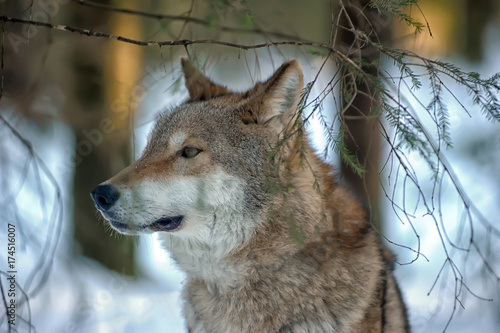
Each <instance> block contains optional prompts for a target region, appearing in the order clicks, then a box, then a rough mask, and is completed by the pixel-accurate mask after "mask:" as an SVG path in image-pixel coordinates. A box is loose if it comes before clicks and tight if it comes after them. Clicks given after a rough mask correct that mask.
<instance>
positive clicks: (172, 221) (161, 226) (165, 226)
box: [109, 215, 184, 232]
mask: <svg viewBox="0 0 500 333" xmlns="http://www.w3.org/2000/svg"><path fill="white" fill-rule="evenodd" d="M183 219H184V216H180V215H179V216H173V217H162V218H161V219H159V220H156V221H155V222H154V223H152V224H150V225H148V226H143V227H136V228H131V227H130V225H128V224H126V223H123V222H120V221H117V220H114V219H111V220H109V222H110V223H111V225H112V226H113V227H114V228H115V229H118V230H120V231H123V232H125V231H127V230H131V229H133V230H135V231H141V230H144V229H150V230H153V231H172V230H175V229H177V228H178V227H179V226H180V225H181V222H182V220H183Z"/></svg>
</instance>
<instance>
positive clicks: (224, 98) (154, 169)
mask: <svg viewBox="0 0 500 333" xmlns="http://www.w3.org/2000/svg"><path fill="white" fill-rule="evenodd" d="M182 68H183V72H184V76H185V81H186V87H187V89H188V91H189V100H188V101H187V102H186V103H184V104H182V105H181V106H179V107H177V108H176V109H174V110H173V111H171V112H167V113H165V114H163V115H162V116H161V117H160V118H159V120H158V122H157V124H156V126H155V127H154V129H153V131H152V133H151V134H150V136H149V140H148V144H147V146H146V148H145V150H144V152H143V154H142V156H141V158H140V159H139V160H137V161H136V162H135V163H133V164H132V165H130V166H129V167H127V168H126V169H124V170H123V171H121V172H120V173H118V174H117V175H116V176H114V177H113V178H111V179H109V180H107V181H106V182H104V183H102V184H101V185H99V186H97V187H96V188H95V189H94V190H93V191H92V193H91V196H92V199H93V200H94V202H95V205H96V207H97V209H98V210H99V211H100V212H101V213H102V215H103V216H104V218H105V219H106V220H108V221H109V223H110V225H111V226H112V227H113V228H114V229H115V230H117V231H118V232H120V233H123V234H129V235H137V234H143V233H153V232H162V233H170V234H171V235H172V237H176V238H177V237H178V238H181V239H183V238H184V239H189V240H198V241H201V242H203V243H206V244H210V243H214V242H217V239H220V238H221V237H220V235H224V236H225V239H231V240H232V243H231V244H230V245H227V247H229V248H234V247H237V246H238V245H241V244H242V243H244V242H245V240H247V239H248V238H249V237H250V236H251V234H252V233H253V231H254V230H255V229H256V228H257V227H258V225H259V224H260V223H262V222H263V220H264V219H265V218H266V210H267V209H268V208H269V207H267V206H268V205H267V203H268V202H270V196H272V194H271V193H270V191H269V188H268V187H269V186H268V185H267V184H268V183H269V178H273V177H279V175H276V174H275V173H274V174H273V171H272V170H273V169H272V168H271V167H270V164H271V163H270V159H269V152H270V151H271V150H272V149H273V148H274V147H276V146H277V145H278V144H279V143H280V142H283V141H284V140H283V139H284V137H285V136H286V134H285V133H287V132H288V130H289V129H291V128H292V127H293V126H294V123H295V122H296V120H297V106H298V104H299V100H300V97H301V92H302V87H303V78H302V70H301V67H300V65H299V63H298V62H297V61H295V60H290V61H287V62H286V63H284V64H283V65H282V66H281V67H280V68H279V69H278V70H277V71H276V72H275V74H274V75H273V76H272V77H271V78H270V79H269V80H267V81H266V82H263V83H257V84H256V85H255V86H254V87H253V88H252V89H250V90H249V91H247V92H244V93H235V92H231V91H230V90H229V89H227V88H225V87H222V86H219V85H217V84H214V83H213V82H211V81H210V80H209V79H208V78H207V77H205V76H204V75H203V74H201V73H200V72H199V71H198V70H197V69H196V68H194V67H193V66H192V64H191V63H190V62H189V61H188V60H185V59H183V60H182ZM285 141H286V140H285ZM285 146H286V145H285ZM227 250H230V249H227Z"/></svg>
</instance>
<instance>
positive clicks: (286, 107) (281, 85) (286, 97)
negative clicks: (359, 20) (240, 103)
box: [249, 59, 304, 132]
mask: <svg viewBox="0 0 500 333" xmlns="http://www.w3.org/2000/svg"><path fill="white" fill-rule="evenodd" d="M303 85H304V79H303V76H302V68H301V67H300V64H299V62H298V61H297V60H295V59H292V60H288V61H287V62H285V63H284V64H283V65H281V67H280V68H279V69H278V70H277V71H276V72H275V73H274V74H273V76H272V77H271V78H270V79H269V80H267V81H266V82H264V83H259V84H257V85H256V86H255V87H254V88H253V89H252V90H251V91H250V92H249V95H250V96H252V95H253V96H255V95H256V94H257V95H260V96H262V97H261V98H262V99H261V103H260V105H259V106H258V107H257V108H255V107H254V108H252V109H254V110H255V109H256V110H255V111H254V110H252V117H253V119H254V120H255V122H257V123H261V124H268V125H272V126H273V127H275V128H276V130H277V131H278V132H281V131H283V130H285V129H288V128H289V127H290V126H292V125H293V123H294V118H295V117H296V116H297V106H298V104H299V102H300V97H301V93H302V88H303ZM253 113H256V114H253Z"/></svg>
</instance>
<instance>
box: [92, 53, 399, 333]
mask: <svg viewBox="0 0 500 333" xmlns="http://www.w3.org/2000/svg"><path fill="white" fill-rule="evenodd" d="M182 67H183V72H184V76H185V80H186V87H187V89H188V91H189V100H188V101H187V102H185V103H184V104H182V105H180V106H179V107H177V108H176V109H174V110H173V111H171V112H166V113H165V114H163V115H162V116H161V117H160V118H159V120H158V122H157V123H156V126H155V127H154V129H153V131H152V133H151V134H150V136H149V140H148V144H147V146H146V148H145V150H144V152H143V154H142V157H141V158H140V159H139V160H137V161H136V162H135V163H133V164H132V165H130V166H129V167H127V168H126V169H125V170H123V171H121V172H120V173H118V174H117V175H116V176H114V177H113V178H111V179H109V180H108V181H106V182H104V183H102V184H101V185H99V186H98V187H96V188H95V189H94V190H93V192H92V194H91V195H92V198H93V199H94V201H95V204H96V207H97V209H98V210H99V211H100V212H101V213H102V215H103V216H104V218H105V219H106V220H108V221H109V223H110V224H111V226H112V227H113V228H114V229H116V230H117V231H118V232H120V233H123V234H127V235H138V234H147V233H153V232H155V233H159V235H160V237H161V239H162V240H163V243H164V246H165V248H166V249H168V251H170V253H171V255H172V256H173V258H174V259H175V261H176V262H177V264H178V265H179V266H180V268H181V269H182V270H184V271H185V272H186V275H187V280H186V282H185V285H184V288H183V293H182V297H183V300H184V307H183V312H184V315H185V318H186V323H187V329H188V331H189V332H193V333H195V332H196V333H198V332H200V333H201V332H223V333H226V332H228V333H230V332H238V333H239V332H252V333H255V332H282V333H284V332H407V331H408V325H407V321H406V316H405V307H404V304H403V302H402V300H401V297H400V293H399V290H398V287H397V285H396V282H395V280H394V278H393V275H392V268H391V265H392V257H391V255H390V254H389V252H388V250H386V249H385V248H384V246H383V245H382V243H381V242H380V240H379V238H378V237H377V235H376V234H375V232H374V231H373V230H372V229H371V226H370V223H369V222H368V221H367V218H366V215H365V211H364V209H363V207H362V206H361V205H360V204H359V203H358V201H357V200H356V198H355V197H354V196H353V195H352V194H351V193H350V192H349V191H347V190H346V189H345V188H344V187H342V186H341V185H339V184H338V183H337V182H336V180H335V175H334V173H333V171H332V169H331V168H330V167H329V166H328V165H326V164H325V163H323V162H322V161H321V160H320V159H319V158H318V157H317V156H316V155H315V154H314V152H313V150H312V148H311V147H310V145H309V143H308V139H307V135H306V134H305V133H304V129H303V126H302V123H301V117H300V112H299V109H300V108H299V104H300V99H301V93H302V89H303V75H302V69H301V66H300V64H299V63H298V62H297V61H296V60H289V61H287V62H285V63H284V64H283V65H282V66H281V67H280V68H279V69H278V70H277V71H276V72H275V73H274V75H273V76H272V77H271V78H270V79H268V80H267V81H266V82H261V83H257V84H256V85H255V86H254V87H253V88H251V89H250V90H248V91H246V92H243V93H236V92H232V91H230V90H229V89H228V88H226V87H224V86H221V85H218V84H215V83H213V82H212V81H211V80H210V79H208V78H207V77H206V76H204V75H203V74H202V73H201V72H200V71H199V70H198V69H196V68H195V67H194V66H193V65H192V64H191V63H190V62H189V61H188V60H187V59H183V60H182Z"/></svg>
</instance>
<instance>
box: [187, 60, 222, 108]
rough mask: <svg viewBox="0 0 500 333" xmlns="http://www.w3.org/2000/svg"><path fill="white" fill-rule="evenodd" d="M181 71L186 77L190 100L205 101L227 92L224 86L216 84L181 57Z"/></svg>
mask: <svg viewBox="0 0 500 333" xmlns="http://www.w3.org/2000/svg"><path fill="white" fill-rule="evenodd" d="M181 65H182V72H183V73H184V78H185V79H186V88H187V90H188V91H189V100H190V101H206V100H209V99H211V98H214V97H216V96H220V95H225V94H227V93H229V90H228V89H227V88H226V87H223V86H220V85H217V84H215V83H213V82H212V81H210V79H209V78H207V77H206V76H205V75H203V74H202V73H201V72H200V71H199V70H198V69H197V68H196V67H194V66H193V64H192V63H191V61H189V59H188V58H181Z"/></svg>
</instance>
